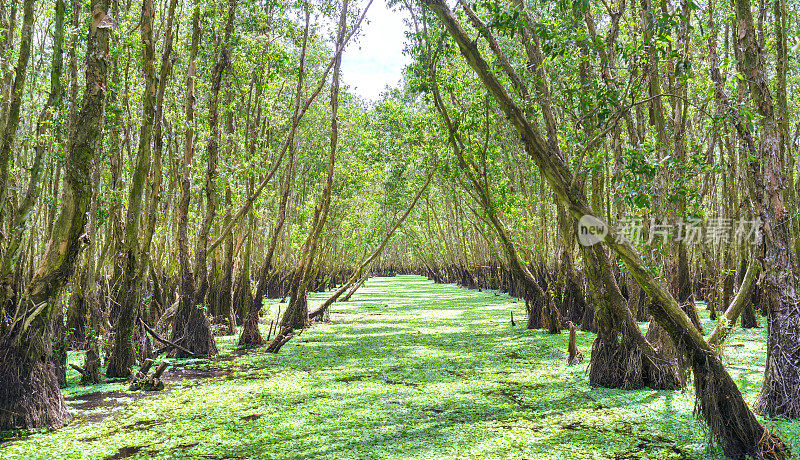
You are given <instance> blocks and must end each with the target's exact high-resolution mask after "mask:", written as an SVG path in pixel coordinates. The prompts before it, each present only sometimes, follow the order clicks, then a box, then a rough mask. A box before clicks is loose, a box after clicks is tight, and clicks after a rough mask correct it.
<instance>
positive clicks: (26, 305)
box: [0, 0, 113, 430]
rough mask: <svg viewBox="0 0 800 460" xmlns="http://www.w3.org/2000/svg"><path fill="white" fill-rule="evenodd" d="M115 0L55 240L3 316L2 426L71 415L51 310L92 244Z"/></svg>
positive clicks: (95, 34)
mask: <svg viewBox="0 0 800 460" xmlns="http://www.w3.org/2000/svg"><path fill="white" fill-rule="evenodd" d="M108 3H109V2H108V0H94V1H93V2H92V17H91V21H90V29H89V33H88V44H87V50H86V89H85V93H84V97H83V107H82V109H81V111H80V113H79V115H78V122H77V123H76V125H75V129H74V130H73V132H72V133H71V136H70V142H69V144H68V146H67V158H66V166H67V167H66V176H65V186H66V193H65V198H64V200H63V204H62V207H61V210H60V212H59V216H58V219H57V222H56V224H55V225H54V226H53V233H52V235H51V238H50V243H49V245H48V248H47V251H46V253H45V256H44V259H43V261H42V263H41V265H40V266H39V269H38V271H37V272H36V274H35V276H34V278H33V280H31V283H30V284H29V285H28V289H27V290H26V292H25V294H24V296H23V298H22V300H21V302H20V304H19V305H18V307H17V309H16V311H15V312H14V314H13V316H12V317H11V318H10V319H11V321H9V322H6V321H2V322H0V325H1V326H0V327H1V328H2V329H0V380H2V382H0V430H8V429H19V428H23V429H24V428H44V427H49V428H56V427H60V426H63V425H64V424H65V423H67V422H68V421H69V419H70V416H69V414H68V412H67V409H66V405H65V404H64V399H63V396H62V395H61V392H60V391H59V389H58V382H57V379H56V376H55V371H54V364H53V362H52V359H51V353H52V349H51V347H52V343H53V337H52V328H51V318H52V314H53V306H54V303H55V298H56V296H57V294H58V292H59V290H60V289H61V287H62V286H63V285H64V283H66V281H67V280H68V279H69V277H70V276H71V275H72V272H73V270H74V264H75V261H77V260H78V255H79V253H80V250H81V248H82V246H83V245H84V244H85V241H84V237H83V235H84V228H85V225H86V215H87V211H88V210H89V204H90V201H91V197H92V183H91V169H92V162H93V159H94V155H95V151H96V142H97V141H98V140H99V139H100V137H101V135H102V128H103V108H104V103H105V88H106V80H107V65H108V53H109V38H110V35H111V30H112V27H113V20H112V18H111V17H110V16H108V15H107V11H108V6H109V5H108ZM4 319H5V318H4Z"/></svg>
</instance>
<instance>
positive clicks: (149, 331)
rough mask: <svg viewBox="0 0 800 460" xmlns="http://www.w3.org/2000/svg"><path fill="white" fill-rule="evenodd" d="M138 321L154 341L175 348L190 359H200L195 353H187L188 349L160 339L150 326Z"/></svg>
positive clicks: (162, 338)
mask: <svg viewBox="0 0 800 460" xmlns="http://www.w3.org/2000/svg"><path fill="white" fill-rule="evenodd" d="M139 321H140V322H141V323H142V325H143V326H144V329H145V330H146V331H147V332H148V333H149V334H150V335H152V336H153V338H154V339H156V340H158V341H159V342H161V343H163V344H164V345H169V346H170V347H174V348H177V349H178V350H180V351H182V352H184V353H186V354H187V355H189V356H191V357H192V358H199V357H200V355H197V354H195V353H192V352H191V351H189V350H188V349H186V348H184V347H182V346H180V345H178V344H177V343H175V342H170V341H169V340H167V339H165V338H164V337H161V336H160V335H158V333H157V332H156V331H154V330H152V329H151V328H150V326H148V325H147V323H145V322H144V321H142V319H141V318H139Z"/></svg>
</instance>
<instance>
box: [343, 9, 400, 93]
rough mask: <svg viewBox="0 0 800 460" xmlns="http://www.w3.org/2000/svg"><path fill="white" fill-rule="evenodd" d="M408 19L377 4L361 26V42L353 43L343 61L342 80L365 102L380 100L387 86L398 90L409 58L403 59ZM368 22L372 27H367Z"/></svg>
mask: <svg viewBox="0 0 800 460" xmlns="http://www.w3.org/2000/svg"><path fill="white" fill-rule="evenodd" d="M406 16H407V13H405V12H404V11H402V12H401V10H400V9H398V10H396V11H392V10H390V9H389V8H388V7H387V6H386V4H385V3H384V0H375V1H374V2H373V4H372V6H371V7H370V9H369V11H368V12H367V17H366V19H365V20H364V23H363V24H362V25H361V27H362V30H361V33H360V34H359V37H358V40H357V41H355V42H351V43H350V45H349V46H348V47H347V49H345V52H344V56H343V58H342V80H343V81H344V83H346V84H348V85H350V87H351V88H352V91H353V92H354V93H356V94H358V95H360V96H361V97H363V98H365V99H372V100H374V99H377V98H378V96H379V95H380V93H381V91H383V90H384V88H385V87H386V85H389V86H390V87H394V86H397V84H398V82H399V81H400V80H401V79H402V72H403V67H405V66H406V65H407V64H408V57H407V56H404V55H403V47H404V42H405V31H406V26H405V24H404V23H403V18H404V17H406ZM367 20H368V21H369V23H367Z"/></svg>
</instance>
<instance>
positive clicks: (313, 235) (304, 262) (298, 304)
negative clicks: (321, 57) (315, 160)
mask: <svg viewBox="0 0 800 460" xmlns="http://www.w3.org/2000/svg"><path fill="white" fill-rule="evenodd" d="M348 3H349V2H348V0H343V2H342V10H341V14H340V15H339V26H338V32H337V36H336V54H335V56H334V63H333V83H332V84H331V100H330V101H331V102H330V104H331V139H330V146H329V148H330V152H328V175H327V179H326V181H325V186H324V187H323V189H322V195H321V197H320V203H319V204H318V205H317V208H316V210H315V213H314V219H313V220H312V223H311V227H310V229H309V232H308V235H307V237H306V241H305V243H304V245H303V252H302V253H301V256H300V264H299V265H298V267H297V269H296V271H295V275H294V277H293V279H292V284H291V285H290V288H289V289H290V300H289V305H288V306H287V307H286V311H285V312H284V314H283V318H282V319H281V331H280V333H278V334H277V335H276V336H275V339H274V340H273V341H272V342H270V344H269V346H268V347H267V351H269V352H271V353H277V352H278V351H279V350H280V348H281V347H282V346H283V344H285V343H286V341H288V340H289V339H290V338H291V336H292V331H294V330H295V329H302V328H304V327H306V326H308V324H309V317H308V297H307V289H308V284H309V281H310V276H311V270H312V266H313V263H314V257H315V255H316V251H317V247H318V245H319V240H320V238H321V234H322V229H323V228H324V227H325V222H326V221H327V218H328V211H329V210H330V204H331V192H332V188H333V173H334V167H335V166H336V153H337V146H338V142H339V130H338V123H339V74H340V73H341V66H342V49H343V47H344V44H345V41H346V38H345V32H346V27H347V10H348ZM306 14H308V13H306Z"/></svg>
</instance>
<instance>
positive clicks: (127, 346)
mask: <svg viewBox="0 0 800 460" xmlns="http://www.w3.org/2000/svg"><path fill="white" fill-rule="evenodd" d="M155 15H156V14H155V9H154V8H153V0H144V2H143V3H142V14H141V18H140V31H141V40H142V45H143V46H142V50H143V53H144V54H143V56H142V62H143V66H144V91H143V94H142V101H143V109H142V125H141V128H140V130H139V151H138V154H137V156H136V158H137V159H136V169H135V171H134V173H133V179H132V183H131V188H130V192H129V194H128V210H127V213H126V217H125V237H124V241H123V243H122V247H121V250H120V256H119V257H120V259H121V260H122V264H123V269H122V280H121V281H122V284H121V287H120V290H119V296H120V297H119V304H120V306H119V316H118V318H117V324H116V328H115V334H114V348H113V351H112V352H111V359H110V360H109V362H108V368H107V369H106V377H109V378H127V377H130V376H131V375H132V373H133V365H134V362H135V361H136V353H135V350H134V345H133V342H134V337H133V332H134V324H136V315H137V313H138V311H139V300H140V299H139V289H140V287H141V281H142V279H141V273H142V270H141V269H140V266H141V265H143V264H144V262H145V261H146V257H147V256H146V253H147V251H148V249H149V248H146V247H144V245H143V244H141V245H140V239H139V226H140V225H139V223H140V216H141V215H142V214H143V212H142V211H143V209H142V200H143V197H144V187H145V180H146V179H147V176H148V172H149V170H150V156H151V155H150V154H151V144H150V143H151V141H152V139H153V120H154V119H155V105H156V96H157V91H158V90H157V87H156V70H155V43H154V41H153V22H154V20H155ZM151 212H152V210H151Z"/></svg>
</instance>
